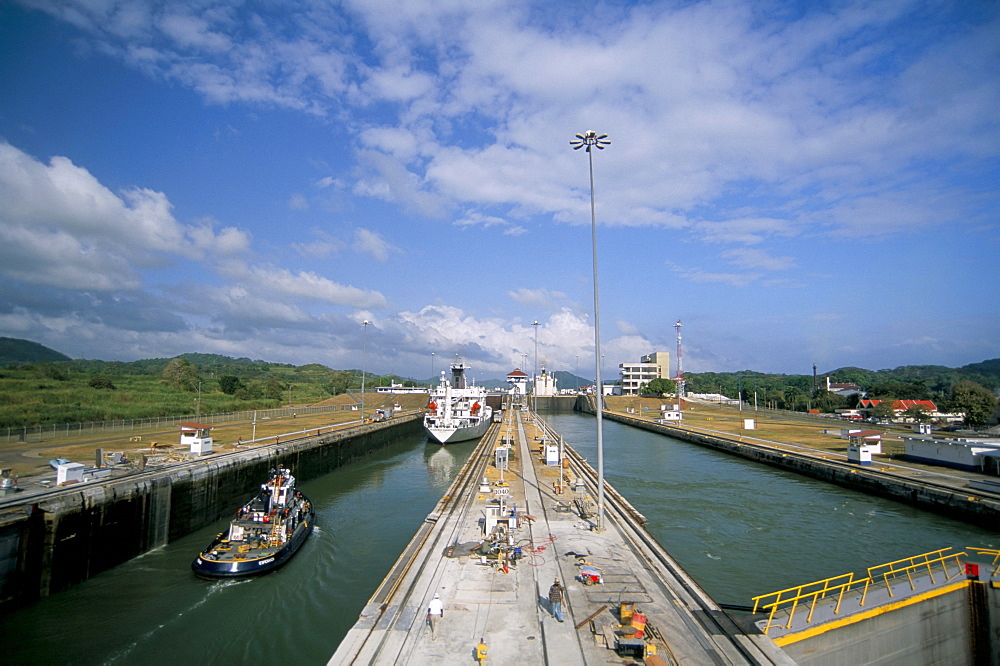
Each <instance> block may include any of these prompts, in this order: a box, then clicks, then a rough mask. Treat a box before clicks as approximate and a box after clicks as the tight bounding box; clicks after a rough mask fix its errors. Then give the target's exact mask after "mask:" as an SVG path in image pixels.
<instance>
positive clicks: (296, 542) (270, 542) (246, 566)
mask: <svg viewBox="0 0 1000 666" xmlns="http://www.w3.org/2000/svg"><path fill="white" fill-rule="evenodd" d="M315 518H316V512H315V510H314V509H313V505H312V502H311V501H309V498H308V497H306V496H305V495H303V494H302V493H301V492H300V491H299V490H296V488H295V477H294V476H292V473H291V471H290V470H288V469H284V468H276V469H273V470H272V471H271V478H270V479H269V480H268V482H267V483H264V484H262V485H261V487H260V492H259V493H258V494H257V496H256V497H254V498H253V499H251V500H250V501H249V502H247V503H246V504H244V505H243V506H242V507H241V508H240V510H239V511H237V512H236V515H235V516H233V519H232V520H231V521H230V523H229V529H228V530H226V531H225V532H222V533H221V534H219V535H218V536H217V537H216V538H215V540H214V541H212V543H211V544H209V546H208V547H207V548H205V550H203V551H202V552H201V553H200V554H199V555H198V557H196V558H195V560H194V562H192V563H191V568H192V570H194V573H195V574H196V575H198V576H200V577H201V578H210V579H211V578H240V577H244V576H259V575H261V574H266V573H269V572H271V571H274V570H275V569H277V568H278V567H280V566H282V565H284V564H285V563H286V562H288V560H290V559H291V558H292V556H293V555H295V553H296V552H297V551H298V550H299V548H301V547H302V544H303V543H305V540H306V539H307V538H308V537H309V534H310V533H311V532H312V529H313V521H314V520H315Z"/></svg>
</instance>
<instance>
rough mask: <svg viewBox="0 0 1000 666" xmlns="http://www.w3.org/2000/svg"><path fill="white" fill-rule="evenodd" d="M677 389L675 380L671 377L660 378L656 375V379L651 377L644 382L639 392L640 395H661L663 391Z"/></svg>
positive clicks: (669, 391) (671, 391)
mask: <svg viewBox="0 0 1000 666" xmlns="http://www.w3.org/2000/svg"><path fill="white" fill-rule="evenodd" d="M676 390H677V382H675V381H674V380H672V379H662V378H659V377H657V378H656V379H651V380H649V381H648V382H646V383H645V384H643V385H642V386H641V387H640V389H639V392H640V393H642V395H663V394H664V393H673V392H675V391H676Z"/></svg>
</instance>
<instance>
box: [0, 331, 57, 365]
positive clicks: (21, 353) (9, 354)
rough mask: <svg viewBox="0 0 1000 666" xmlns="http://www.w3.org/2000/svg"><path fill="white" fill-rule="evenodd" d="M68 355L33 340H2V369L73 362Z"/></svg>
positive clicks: (0, 346)
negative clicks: (35, 364)
mask: <svg viewBox="0 0 1000 666" xmlns="http://www.w3.org/2000/svg"><path fill="white" fill-rule="evenodd" d="M71 360H73V359H71V358H70V357H69V356H66V354H60V353H59V352H57V351H55V350H54V349H49V348H48V347H46V346H45V345H40V344H38V343H37V342H32V341H31V340H20V339H18V338H0V368H6V367H8V366H12V365H15V366H16V365H29V364H32V363H54V362H61V361H71Z"/></svg>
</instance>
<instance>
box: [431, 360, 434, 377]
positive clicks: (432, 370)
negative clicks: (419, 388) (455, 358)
mask: <svg viewBox="0 0 1000 666" xmlns="http://www.w3.org/2000/svg"><path fill="white" fill-rule="evenodd" d="M433 384H434V352H431V385H433Z"/></svg>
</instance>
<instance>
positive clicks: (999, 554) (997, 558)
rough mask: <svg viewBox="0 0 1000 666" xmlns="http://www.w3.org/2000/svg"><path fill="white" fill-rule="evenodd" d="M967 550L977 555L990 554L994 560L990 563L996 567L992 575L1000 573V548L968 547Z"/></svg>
mask: <svg viewBox="0 0 1000 666" xmlns="http://www.w3.org/2000/svg"><path fill="white" fill-rule="evenodd" d="M966 550H970V551H972V552H973V553H975V554H977V555H988V556H990V557H992V558H993V562H992V564H990V566H991V567H996V568H995V569H993V574H992V575H993V576H996V575H997V574H998V573H1000V550H996V549H995V548H966Z"/></svg>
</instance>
